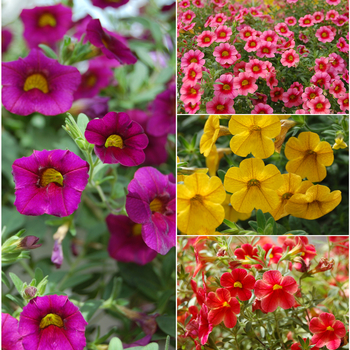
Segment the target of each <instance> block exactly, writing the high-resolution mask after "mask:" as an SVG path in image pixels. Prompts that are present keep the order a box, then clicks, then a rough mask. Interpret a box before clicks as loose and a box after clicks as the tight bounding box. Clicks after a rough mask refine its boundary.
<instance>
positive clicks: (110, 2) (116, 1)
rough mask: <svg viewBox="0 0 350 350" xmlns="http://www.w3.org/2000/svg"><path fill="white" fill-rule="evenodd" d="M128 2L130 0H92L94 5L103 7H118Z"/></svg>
mask: <svg viewBox="0 0 350 350" xmlns="http://www.w3.org/2000/svg"><path fill="white" fill-rule="evenodd" d="M128 2H129V0H92V4H93V5H94V6H97V7H100V8H101V9H104V8H106V7H114V8H118V7H120V6H123V5H125V4H127V3H128Z"/></svg>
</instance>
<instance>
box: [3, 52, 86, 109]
mask: <svg viewBox="0 0 350 350" xmlns="http://www.w3.org/2000/svg"><path fill="white" fill-rule="evenodd" d="M80 81H81V77H80V73H79V71H78V70H77V69H76V68H75V67H70V66H63V65H61V64H59V63H58V61H57V60H54V59H51V58H48V57H46V56H45V55H44V54H43V53H42V52H41V51H40V50H38V49H33V50H32V51H31V52H30V54H29V55H28V56H27V57H26V58H24V59H22V58H20V59H19V60H18V61H12V62H4V63H3V64H2V85H3V88H2V103H3V105H4V107H5V108H6V109H7V110H8V111H10V112H11V113H14V114H19V115H28V114H31V113H34V112H39V113H41V114H44V115H57V114H61V113H64V112H67V111H68V110H69V108H70V107H71V106H72V102H73V93H74V92H75V91H76V89H77V87H78V85H79V84H80Z"/></svg>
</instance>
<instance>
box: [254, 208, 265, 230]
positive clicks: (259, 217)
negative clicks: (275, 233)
mask: <svg viewBox="0 0 350 350" xmlns="http://www.w3.org/2000/svg"><path fill="white" fill-rule="evenodd" d="M256 221H257V223H258V227H261V228H262V229H264V228H265V225H266V219H265V215H264V213H263V212H262V210H261V209H258V210H257V212H256Z"/></svg>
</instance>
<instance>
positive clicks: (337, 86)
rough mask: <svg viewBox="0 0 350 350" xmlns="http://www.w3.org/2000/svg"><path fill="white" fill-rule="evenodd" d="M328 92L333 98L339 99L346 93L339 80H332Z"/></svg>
mask: <svg viewBox="0 0 350 350" xmlns="http://www.w3.org/2000/svg"><path fill="white" fill-rule="evenodd" d="M329 92H330V93H331V94H332V95H333V96H334V97H335V98H339V97H341V96H342V95H344V94H345V93H346V89H345V87H344V83H343V82H342V81H341V80H340V79H334V80H333V81H332V84H331V87H330V88H329Z"/></svg>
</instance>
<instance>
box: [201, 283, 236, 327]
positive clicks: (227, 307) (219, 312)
mask: <svg viewBox="0 0 350 350" xmlns="http://www.w3.org/2000/svg"><path fill="white" fill-rule="evenodd" d="M207 306H208V307H209V308H210V309H211V310H210V311H209V317H208V318H209V322H210V323H212V324H213V325H214V326H216V325H218V324H219V323H221V322H222V321H224V324H225V326H226V327H227V328H233V327H234V326H235V325H236V323H237V317H236V314H239V312H240V305H239V302H238V301H237V299H236V298H234V297H231V294H230V292H229V291H228V290H227V289H224V288H218V289H217V290H216V292H215V293H214V292H210V293H209V294H208V297H207Z"/></svg>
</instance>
